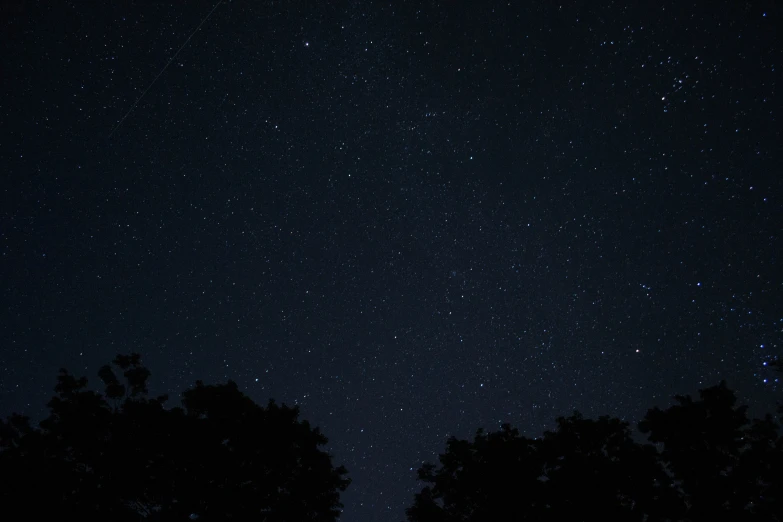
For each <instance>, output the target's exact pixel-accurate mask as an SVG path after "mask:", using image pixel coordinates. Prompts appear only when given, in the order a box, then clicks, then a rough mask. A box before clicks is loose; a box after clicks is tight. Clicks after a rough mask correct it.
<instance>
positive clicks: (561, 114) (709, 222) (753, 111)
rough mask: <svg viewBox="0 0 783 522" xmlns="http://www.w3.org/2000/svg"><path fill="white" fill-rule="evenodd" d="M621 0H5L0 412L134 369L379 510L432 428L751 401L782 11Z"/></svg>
mask: <svg viewBox="0 0 783 522" xmlns="http://www.w3.org/2000/svg"><path fill="white" fill-rule="evenodd" d="M470 4H472V5H470ZM630 4H634V6H633V7H624V6H623V2H607V1H603V2H592V1H587V0H585V1H574V2H567V1H564V2H543V1H540V2H511V3H507V2H502V3H501V2H489V1H486V2H485V1H482V2H471V3H468V2H446V1H443V2H440V3H434V2H389V1H387V2H385V3H376V2H370V1H354V2H342V1H334V2H332V1H328V2H327V1H323V2H321V1H319V2H293V1H292V2H280V1H259V0H233V1H229V0H223V1H222V2H218V3H217V5H216V3H215V2H211V3H210V2H204V1H195V0H194V1H192V2H187V4H186V3H183V2H169V3H166V2H146V1H145V2H111V3H109V2H104V3H100V2H99V3H90V2H88V3H84V2H48V1H47V2H40V3H39V2H31V1H25V0H15V1H11V2H4V4H3V11H2V30H1V31H0V34H1V36H0V41H2V53H1V57H0V60H1V61H0V78H1V79H2V89H3V91H2V94H3V95H2V97H0V125H1V126H2V134H0V160H1V162H0V164H1V165H2V168H1V169H0V170H1V171H2V174H0V179H1V180H2V183H1V184H0V302H1V303H2V306H0V413H2V415H3V416H5V415H7V414H9V413H10V412H11V411H19V412H22V413H25V414H28V415H31V416H33V417H34V418H40V416H41V415H43V414H44V413H45V403H46V401H47V399H48V398H49V397H50V396H51V395H52V393H53V387H54V383H55V375H56V372H57V369H58V368H60V367H63V366H64V367H67V368H69V369H70V370H72V371H73V372H74V373H77V374H84V375H87V376H88V377H91V378H93V381H96V380H97V378H95V375H96V372H97V369H98V367H99V366H100V365H101V364H104V363H106V362H108V361H110V360H111V358H113V356H114V355H115V354H117V353H129V352H131V351H137V352H140V353H141V354H142V356H143V358H144V361H145V363H146V364H147V366H148V367H149V368H150V369H151V371H152V372H153V376H152V385H153V386H152V391H153V392H155V393H157V392H160V393H163V392H171V393H174V394H175V395H176V394H177V393H178V392H180V391H182V390H184V389H185V388H187V387H188V386H190V385H192V384H193V383H194V381H195V380H196V379H202V380H204V381H205V382H218V381H225V380H227V379H233V380H235V381H236V382H237V383H238V384H239V386H240V388H241V389H243V390H244V391H245V392H246V393H247V394H248V395H249V396H250V397H252V398H253V399H254V400H256V401H258V402H260V403H262V404H265V403H266V401H267V400H268V399H269V398H270V397H273V398H275V399H276V400H277V401H278V402H285V403H287V404H299V405H300V406H301V411H302V418H305V419H308V420H310V421H311V422H312V423H313V424H315V425H318V426H320V427H321V429H322V430H323V431H324V433H325V434H326V435H327V436H328V437H329V438H330V443H329V445H328V448H327V449H328V450H329V451H330V452H331V453H332V454H333V455H334V458H335V463H336V464H344V465H345V466H346V467H347V468H348V470H349V472H350V476H351V478H352V479H353V484H352V485H351V486H350V487H349V489H348V491H346V493H345V494H344V495H343V502H344V504H345V509H344V513H343V516H342V518H341V520H344V521H346V522H360V521H362V522H364V521H379V522H398V521H400V520H402V519H403V518H404V508H405V507H406V506H409V505H410V504H411V503H412V500H413V493H414V492H415V491H417V489H418V488H420V487H421V485H417V482H416V478H415V477H416V474H415V470H416V468H417V467H418V466H420V465H421V463H422V461H423V460H432V459H434V458H435V457H436V455H437V453H438V452H441V451H443V450H444V449H445V441H446V438H447V436H449V435H456V436H458V437H470V436H472V435H473V434H474V433H475V430H476V429H477V428H478V427H484V428H487V429H491V430H494V429H497V428H498V427H499V426H500V423H503V422H509V423H511V424H512V425H514V426H517V427H519V428H520V430H521V431H523V432H524V433H525V434H528V435H530V436H536V435H538V434H540V433H541V432H542V430H544V429H546V428H549V427H551V426H552V424H553V420H554V418H555V417H556V416H557V415H568V414H570V413H571V412H572V411H573V410H574V409H578V410H580V411H581V412H582V413H583V414H585V415H586V416H596V415H600V414H611V415H616V416H619V417H622V418H624V419H626V420H629V421H631V422H633V421H636V420H638V419H639V418H640V417H641V416H642V415H643V413H644V412H645V411H646V410H647V408H649V407H651V406H653V405H660V406H666V405H668V404H669V403H670V401H671V397H672V395H674V394H676V393H694V392H695V391H696V390H697V389H698V388H702V387H707V386H711V385H713V384H717V382H718V381H720V380H721V379H726V380H727V382H728V384H729V386H730V387H732V388H733V389H735V390H737V392H738V394H739V396H740V399H741V401H743V402H746V403H749V404H751V405H752V406H753V407H754V408H758V409H760V410H761V411H765V410H770V409H771V408H773V407H774V404H775V401H776V400H778V399H779V398H781V392H783V389H781V388H783V386H782V387H781V388H779V387H778V384H777V380H776V378H775V374H774V373H772V372H770V371H769V370H768V368H764V364H763V363H764V361H765V358H767V357H772V356H774V355H776V354H778V353H779V351H780V350H781V348H783V307H782V306H781V303H782V302H783V301H782V300H781V293H782V292H781V291H782V290H783V271H782V270H781V251H782V248H781V229H782V228H783V211H782V209H783V207H782V206H781V199H782V198H783V172H782V170H783V169H781V162H783V154H782V152H783V145H781V143H783V139H781V128H782V126H781V119H780V118H781V116H780V115H781V108H782V107H781V106H782V105H783V104H782V103H781V93H780V92H779V91H780V89H781V86H782V85H781V80H782V78H781V67H782V66H783V52H782V51H783V46H781V41H780V34H781V33H777V34H776V30H777V31H780V28H781V16H783V10H782V9H781V7H780V4H779V3H777V2H771V1H770V2H741V1H729V2H717V1H715V2H709V3H707V2H705V3H703V4H702V3H697V4H696V5H694V4H693V3H692V2H663V3H661V2H649V1H643V2H642V1H640V2H630ZM213 8H214V11H212V9H213ZM210 12H212V13H211V16H209V17H208V19H206V20H205V17H207V15H208V14H209V13H210ZM202 21H204V23H203V25H201V27H200V29H199V30H198V31H195V32H194V30H195V29H196V27H198V26H199V24H200V23H201V22H202ZM191 35H192V38H191V39H190V40H189V41H188V43H187V45H185V46H184V47H182V46H183V44H184V43H185V42H186V41H187V39H188V37H190V36H191ZM181 47H182V49H181V52H179V54H177V55H176V58H175V59H173V60H172V57H173V56H174V55H175V53H177V51H178V50H179V49H180V48H181ZM169 61H171V63H170V65H169V66H168V67H165V66H166V65H167V63H168V62H169ZM164 67H165V70H164ZM161 72H162V74H160V76H158V77H157V79H156V76H157V75H158V74H159V73H161ZM153 80H156V81H155V83H154V84H152V82H153ZM146 89H148V90H147V91H146V93H145V94H144V96H143V97H142V99H141V100H140V101H138V100H139V97H140V96H141V95H142V93H144V92H145V90H146ZM137 101H138V103H137V104H136V105H135V106H134V103H136V102H137ZM126 115H127V117H126V118H125V119H124V120H123V117H125V116H126ZM121 121H122V123H121V125H120V122H121ZM118 125H119V126H118ZM115 128H116V130H115ZM781 384H783V383H781ZM175 402H176V401H175Z"/></svg>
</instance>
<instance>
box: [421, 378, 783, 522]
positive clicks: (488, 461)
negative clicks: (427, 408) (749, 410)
mask: <svg viewBox="0 0 783 522" xmlns="http://www.w3.org/2000/svg"><path fill="white" fill-rule="evenodd" d="M639 429H640V431H641V432H642V433H644V434H648V436H649V443H646V444H641V443H638V442H636V441H635V440H634V439H633V438H632V436H631V435H632V434H631V430H630V429H629V426H628V424H626V423H624V422H621V421H620V420H618V419H612V418H609V417H601V418H599V419H597V420H589V419H584V418H583V417H582V416H580V415H579V414H578V413H576V414H574V415H572V416H571V417H568V418H559V419H557V427H556V429H555V430H554V431H551V432H546V433H545V434H544V436H543V437H542V438H539V439H529V438H526V437H523V436H520V435H519V432H518V431H517V430H515V429H512V428H511V427H510V426H508V425H505V426H503V428H502V430H501V431H499V432H495V433H489V434H485V433H484V432H483V431H481V430H479V432H478V433H477V435H476V437H475V438H474V440H473V441H472V442H471V441H465V440H457V439H456V438H453V437H452V438H451V439H449V440H448V443H447V448H446V452H445V453H444V454H442V455H441V456H440V466H438V467H436V466H435V465H433V464H430V463H427V464H425V465H423V466H422V467H421V469H419V478H420V479H421V480H422V481H424V482H425V483H427V485H426V487H424V488H423V489H422V491H421V492H420V493H418V494H417V495H416V497H415V501H414V504H413V506H411V507H410V508H409V509H408V510H407V515H408V520H409V521H410V522H458V521H459V522H479V521H485V520H511V521H528V520H529V521H562V520H569V521H580V520H603V521H640V522H641V521H648V522H655V521H692V522H701V521H704V522H708V521H709V522H714V521H717V520H734V521H781V520H783V503H782V502H781V495H783V491H782V490H781V488H783V438H781V437H780V436H779V433H778V424H777V423H776V422H775V420H774V419H773V417H772V416H767V417H766V418H764V419H762V420H754V421H750V420H749V419H748V418H747V416H746V408H745V407H737V406H736V397H735V395H734V393H733V392H732V391H731V390H729V389H728V388H727V387H726V385H725V383H721V384H719V385H718V386H715V387H712V388H708V389H705V390H701V392H700V399H699V400H693V399H692V398H691V397H681V396H677V397H676V404H675V405H673V406H671V407H670V408H668V409H666V410H660V409H657V408H654V409H652V410H650V411H649V412H648V413H647V415H646V416H645V419H644V420H643V421H642V422H641V423H640V425H639Z"/></svg>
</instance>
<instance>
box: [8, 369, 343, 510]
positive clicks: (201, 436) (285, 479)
mask: <svg viewBox="0 0 783 522" xmlns="http://www.w3.org/2000/svg"><path fill="white" fill-rule="evenodd" d="M114 365H115V366H116V367H117V368H118V369H119V370H120V371H121V372H122V375H123V377H124V383H123V382H121V381H120V379H119V378H118V377H117V375H116V374H115V371H114V369H113V368H112V367H111V366H104V367H103V368H101V369H100V372H99V377H100V379H101V380H102V381H103V383H104V385H105V393H104V394H103V395H101V394H98V393H96V392H93V391H89V390H87V389H86V386H87V379H85V378H83V377H82V378H79V379H77V378H75V377H73V376H72V375H70V374H69V373H68V372H66V371H65V370H61V373H60V375H59V377H58V383H57V386H56V388H55V390H56V393H57V395H56V396H55V397H54V398H52V400H51V401H50V402H49V408H50V415H49V417H48V418H46V419H45V420H44V421H42V422H41V423H40V428H33V427H31V426H30V422H29V419H27V418H25V417H21V416H19V415H14V416H11V417H10V418H9V419H8V420H7V421H3V422H0V500H1V501H2V505H3V508H4V510H5V512H6V514H9V513H17V514H20V515H21V514H24V519H28V520H111V521H131V520H133V521H137V520H161V521H163V520H189V519H190V520H194V519H198V520H204V521H209V520H257V521H259V522H261V521H267V522H273V521H275V522H276V521H281V522H282V521H284V520H285V521H291V520H298V521H300V520H301V521H323V522H329V521H334V520H336V519H337V518H338V515H339V512H340V508H341V507H342V505H341V504H340V492H341V491H343V490H345V488H346V487H347V485H348V484H349V480H348V479H347V478H345V475H346V470H345V468H343V467H342V466H340V467H334V466H333V465H332V461H331V457H330V456H329V455H328V454H327V453H324V452H323V451H321V450H320V449H319V447H320V446H322V445H323V444H325V443H326V442H327V440H326V437H324V436H323V435H322V434H321V433H320V432H319V430H318V428H315V429H313V428H311V427H310V425H309V424H308V423H307V422H306V421H299V420H298V415H299V411H298V409H297V408H289V407H287V406H285V405H283V406H278V405H276V404H275V403H274V402H273V401H270V402H269V404H268V405H267V407H266V408H264V407H261V406H258V405H257V404H255V403H254V402H253V401H252V400H251V399H249V398H248V397H247V396H245V395H244V394H242V393H241V392H240V391H239V390H238V389H237V386H236V384H235V383H233V382H231V381H229V382H228V383H227V384H223V385H217V386H205V385H204V384H202V383H201V382H197V383H196V386H195V388H192V389H190V390H188V391H186V392H185V393H184V395H183V406H184V408H171V409H168V408H165V407H164V403H165V402H166V397H158V398H154V399H149V398H147V385H146V384H147V379H148V377H149V375H150V373H149V371H148V370H147V369H146V368H145V367H143V366H142V365H141V360H140V357H139V356H138V355H137V354H133V355H130V356H118V357H117V358H116V359H115V360H114Z"/></svg>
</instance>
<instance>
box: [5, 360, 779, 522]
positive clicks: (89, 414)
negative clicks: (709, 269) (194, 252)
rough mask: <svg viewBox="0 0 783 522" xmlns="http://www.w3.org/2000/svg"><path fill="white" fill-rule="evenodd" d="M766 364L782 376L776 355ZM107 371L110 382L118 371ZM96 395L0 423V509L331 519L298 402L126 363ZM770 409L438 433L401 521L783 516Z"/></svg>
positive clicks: (325, 472)
mask: <svg viewBox="0 0 783 522" xmlns="http://www.w3.org/2000/svg"><path fill="white" fill-rule="evenodd" d="M773 366H774V367H775V369H776V370H778V371H783V366H781V365H780V364H779V363H777V361H776V362H775V363H774V364H773ZM118 375H119V376H118ZM98 377H99V378H100V380H101V381H102V383H103V386H104V390H103V393H99V392H96V391H92V390H89V389H88V388H87V385H88V381H87V379H86V378H85V377H80V378H76V377H74V376H73V375H71V374H70V373H68V372H67V371H66V370H64V369H63V370H61V371H60V373H59V375H58V377H57V385H56V386H55V396H54V397H53V398H52V399H51V400H50V401H49V403H48V408H49V416H48V417H47V418H45V419H44V420H42V421H41V422H40V423H39V424H38V426H32V425H31V422H30V419H29V418H28V417H24V416H21V415H18V414H12V415H10V416H9V417H8V418H7V419H5V420H0V500H1V501H2V503H3V507H4V509H5V511H6V513H25V516H26V518H33V519H38V518H41V519H43V517H48V518H49V519H51V518H54V517H56V518H57V519H67V520H114V521H119V522H123V521H138V520H158V521H174V520H203V521H212V520H243V521H244V520H258V521H259V522H284V521H318V522H334V521H335V520H337V519H338V518H339V515H340V513H341V511H342V507H343V506H342V504H341V503H340V493H341V492H343V491H345V489H346V488H347V487H348V486H349V484H350V482H351V480H350V478H348V471H347V470H346V469H345V467H344V466H335V465H334V464H333V463H332V456H331V455H329V454H328V453H327V452H325V451H323V450H322V449H321V447H322V446H323V445H325V444H326V443H327V438H326V437H325V436H324V435H323V434H322V433H321V432H320V430H319V429H318V428H317V427H315V428H313V427H311V426H310V424H309V422H307V421H306V420H299V408H298V407H296V406H295V407H293V408H291V407H288V406H286V405H285V404H283V405H282V406H278V405H277V404H276V403H275V402H274V400H271V399H270V401H269V403H268V404H267V405H266V407H263V406H259V405H258V404H256V403H255V402H254V401H253V400H251V399H250V398H249V397H247V396H246V395H245V394H243V393H242V392H241V391H239V389H238V387H237V385H236V383H234V382H233V381H228V382H227V383H226V384H218V385H205V384H204V383H203V382H201V381H196V384H195V386H194V387H193V388H190V389H188V390H186V391H185V392H184V393H183V394H182V407H174V408H167V407H166V406H165V403H166V401H167V400H168V397H167V396H165V395H164V396H160V397H155V398H150V397H148V388H147V381H148V379H149V377H150V372H149V370H148V369H147V368H146V367H144V366H143V365H142V363H141V356H140V355H139V354H135V353H134V354H130V355H118V356H117V357H116V358H115V359H114V360H113V361H112V365H105V366H103V367H101V369H100V370H99V372H98ZM781 415H783V408H780V407H779V409H778V412H777V415H772V414H767V415H765V416H764V418H763V419H749V418H748V416H747V407H746V406H738V405H737V398H736V395H735V394H734V392H733V391H732V390H730V389H729V388H728V387H727V385H726V383H725V382H723V381H721V383H719V384H718V385H716V386H712V387H710V388H705V389H702V390H700V391H699V397H698V398H697V399H694V398H692V397H690V396H680V395H677V396H675V403H674V404H673V405H672V406H670V407H668V408H667V409H664V410H661V409H659V408H657V407H656V408H652V409H650V410H649V411H648V412H647V414H646V415H645V417H644V419H643V420H642V421H641V422H640V423H639V424H638V429H639V432H640V433H642V434H644V435H645V436H646V437H647V440H646V441H645V442H637V441H636V440H634V438H633V432H632V430H631V426H630V424H629V423H627V422H624V421H621V420H620V419H617V418H612V417H609V416H601V417H598V418H597V419H588V418H584V417H583V416H582V415H581V414H579V412H574V413H573V414H572V415H571V416H568V417H558V418H557V419H556V425H555V427H554V429H552V430H551V431H546V432H544V434H543V436H541V437H536V438H529V437H525V436H522V435H520V433H519V431H518V430H517V429H516V428H513V427H512V426H511V425H509V424H504V425H503V426H502V427H501V429H500V430H499V431H496V432H484V430H483V429H479V430H478V431H477V432H476V435H475V437H474V438H473V440H463V439H457V438H456V437H450V438H448V440H447V441H446V448H445V452H444V453H443V454H441V455H440V456H439V462H438V464H437V465H436V464H435V463H429V462H427V463H424V464H423V465H422V466H421V468H419V470H418V477H419V480H420V481H422V482H423V483H424V486H423V487H422V489H421V491H420V492H419V493H417V494H415V496H414V498H413V499H412V503H411V505H410V507H409V508H408V509H407V510H406V517H407V519H408V522H480V521H488V520H493V519H494V520H512V521H566V520H568V521H580V520H596V519H601V520H604V521H618V522H619V521H638V522H672V521H683V522H701V521H704V522H707V521H710V522H714V521H717V520H736V521H754V522H755V521H781V522H783V502H781V498H783V437H781V435H780V421H781Z"/></svg>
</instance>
